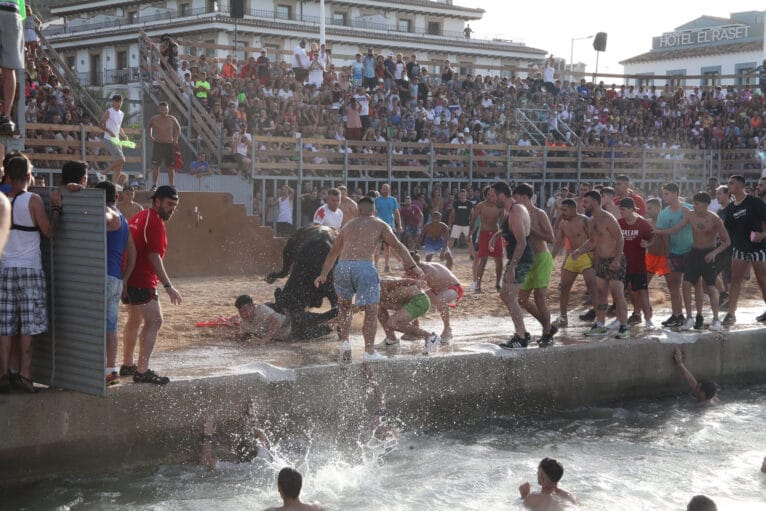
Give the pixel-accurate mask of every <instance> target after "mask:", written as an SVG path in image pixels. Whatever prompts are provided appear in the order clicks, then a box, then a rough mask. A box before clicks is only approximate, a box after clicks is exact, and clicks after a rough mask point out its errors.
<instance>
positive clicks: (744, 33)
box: [620, 11, 766, 87]
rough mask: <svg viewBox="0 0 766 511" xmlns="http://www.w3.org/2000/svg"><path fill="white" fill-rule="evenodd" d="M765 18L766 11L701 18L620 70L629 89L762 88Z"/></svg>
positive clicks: (657, 41) (657, 39)
mask: <svg viewBox="0 0 766 511" xmlns="http://www.w3.org/2000/svg"><path fill="white" fill-rule="evenodd" d="M764 18H766V11H747V12H738V13H732V14H731V15H730V17H729V18H718V17H713V16H701V17H699V18H697V19H695V20H693V21H690V22H689V23H686V24H684V25H681V26H680V27H677V28H676V29H674V30H673V31H672V32H665V33H664V34H662V35H660V36H657V37H654V38H653V39H652V49H651V50H650V51H648V52H646V53H642V54H641V55H636V56H635V57H631V58H629V59H626V60H623V61H622V62H620V64H622V65H623V66H625V74H626V75H628V76H629V79H628V82H629V84H630V85H633V84H635V85H664V84H665V83H671V84H674V85H681V86H687V87H691V86H695V85H698V86H704V85H755V86H757V85H758V76H757V73H756V72H755V71H756V69H757V68H758V67H759V66H761V65H762V64H763V61H764V60H765V59H766V38H765V37H764V27H765V25H764ZM634 75H640V77H635V76H634ZM631 76H633V77H632V78H630V77H631ZM651 76H658V79H657V80H654V79H652V78H651ZM660 77H661V78H660ZM655 82H656V83H655Z"/></svg>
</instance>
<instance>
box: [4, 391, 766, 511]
mask: <svg viewBox="0 0 766 511" xmlns="http://www.w3.org/2000/svg"><path fill="white" fill-rule="evenodd" d="M721 398H722V400H723V403H722V404H721V405H720V406H711V407H701V406H698V405H697V404H696V403H695V402H694V401H693V400H692V398H691V397H689V396H678V397H675V398H668V399H662V400H639V401H633V402H630V403H617V404H614V405H612V406H602V407H583V408H579V409H575V410H571V411H566V412H560V413H558V414H556V415H554V416H542V417H540V416H538V417H529V416H526V415H524V414H521V413H519V414H507V415H498V416H494V417H488V418H487V419H486V421H483V422H481V423H480V424H476V426H475V427H474V428H470V429H471V430H470V431H465V430H463V431H441V432H430V433H423V432H418V431H409V430H407V427H406V424H399V426H400V427H401V428H402V432H401V434H400V435H399V436H398V438H396V439H389V440H387V441H385V442H380V441H378V440H377V439H375V438H374V437H371V436H370V435H369V433H367V434H365V433H362V434H361V435H359V436H358V437H354V438H341V439H333V440H332V442H329V441H326V439H312V438H310V435H308V436H306V437H305V438H303V439H300V440H299V441H291V440H296V439H282V440H281V441H279V442H277V445H276V448H275V449H274V451H275V458H276V460H275V462H274V463H266V462H259V461H258V460H256V461H255V462H253V463H245V464H235V463H231V462H221V463H219V466H218V468H217V469H216V470H213V471H210V470H207V469H204V468H201V467H199V466H193V465H188V466H187V465H184V466H158V467H154V468H150V469H142V470H134V471H126V472H120V473H109V462H108V461H107V460H105V462H104V472H105V475H103V476H100V477H92V476H89V477H87V478H82V477H75V476H73V477H65V478H57V479H52V480H47V481H43V482H38V483H34V484H26V485H21V486H16V487H12V488H6V489H5V490H3V491H0V508H2V509H29V510H51V509H55V510H62V511H64V510H98V509H105V510H106V509H108V510H114V511H117V510H158V511H159V510H205V511H209V510H214V509H222V510H229V509H231V510H235V509H236V510H241V509H263V508H265V507H267V506H272V505H277V504H279V498H278V495H277V492H276V482H275V481H276V475H277V473H278V471H279V469H280V468H282V467H283V466H285V465H287V464H290V465H292V466H294V467H296V468H298V469H299V470H300V471H301V472H302V473H303V474H304V490H303V494H302V497H303V498H304V499H305V500H309V501H310V500H318V501H320V502H321V503H322V504H323V505H324V506H325V509H338V510H341V509H342V510H357V509H358V510H376V511H385V510H431V509H433V510H457V509H466V510H468V509H470V510H494V509H512V510H513V509H521V504H520V500H519V493H518V487H519V485H520V484H521V483H523V482H525V481H529V482H530V483H532V487H533V488H536V487H537V485H536V467H537V464H538V463H539V461H540V460H541V459H542V458H544V457H552V458H556V459H558V460H559V461H560V462H562V463H563V465H564V477H563V479H562V481H561V483H560V485H561V487H563V488H565V489H567V490H569V491H571V492H572V493H574V494H575V495H576V496H577V497H578V498H579V500H580V502H581V506H580V508H579V509H588V510H599V511H600V510H636V511H638V510H683V509H686V503H687V502H688V501H689V499H690V498H691V497H692V496H694V495H696V494H705V495H708V496H710V497H711V498H713V499H714V500H715V501H716V503H717V504H718V509H719V510H722V511H723V510H732V511H734V510H737V511H746V510H759V511H763V510H766V474H763V473H761V472H760V467H761V462H762V460H763V458H764V456H766V386H754V387H748V388H743V389H737V388H726V389H724V390H723V391H722V393H721ZM221 443H225V442H219V445H218V446H217V449H218V450H219V451H221V449H225V446H223V445H220V444H221ZM330 445H333V447H330Z"/></svg>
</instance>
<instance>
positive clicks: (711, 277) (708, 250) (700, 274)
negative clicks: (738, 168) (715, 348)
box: [654, 192, 731, 332]
mask: <svg viewBox="0 0 766 511" xmlns="http://www.w3.org/2000/svg"><path fill="white" fill-rule="evenodd" d="M709 205H710V195H708V194H707V192H699V193H697V194H696V195H695V196H694V198H693V199H692V206H693V207H694V209H692V210H691V211H689V210H684V217H683V218H682V219H681V221H680V222H679V223H678V224H676V225H675V226H674V227H673V228H671V229H657V230H655V231H654V232H655V234H675V233H677V232H679V231H680V230H681V229H683V228H684V227H685V226H686V225H687V224H691V226H692V238H693V241H692V249H691V251H690V252H689V255H688V257H687V258H686V264H685V265H684V283H683V297H684V305H685V306H686V321H685V322H684V324H683V326H682V327H681V330H691V329H692V328H694V329H696V330H700V329H702V327H703V317H702V306H703V301H702V296H701V295H700V294H697V296H696V300H695V302H696V305H697V317H696V319H692V286H696V284H697V282H698V281H699V279H700V278H702V279H704V281H705V285H706V286H707V288H708V296H709V297H710V307H711V308H712V309H713V323H711V325H710V330H713V331H715V332H717V331H719V330H721V322H720V321H719V320H718V310H719V306H718V304H719V302H718V288H717V287H716V275H717V271H716V267H715V262H716V257H717V256H718V254H720V253H721V252H723V251H725V250H726V249H727V248H728V246H729V245H731V239H730V238H729V233H728V232H727V231H726V228H725V227H724V225H723V221H722V220H721V219H720V217H719V216H718V215H716V214H715V213H713V212H711V211H708V206H709ZM717 239H720V240H721V243H720V244H719V245H718V246H716V240H717Z"/></svg>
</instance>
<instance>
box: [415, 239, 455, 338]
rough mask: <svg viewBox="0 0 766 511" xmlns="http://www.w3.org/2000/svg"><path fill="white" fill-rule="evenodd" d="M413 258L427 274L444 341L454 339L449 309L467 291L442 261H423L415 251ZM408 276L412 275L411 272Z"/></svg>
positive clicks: (430, 295)
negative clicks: (439, 317) (441, 324)
mask: <svg viewBox="0 0 766 511" xmlns="http://www.w3.org/2000/svg"><path fill="white" fill-rule="evenodd" d="M410 255H411V256H412V259H413V260H414V261H415V262H416V263H417V264H418V267H419V268H420V269H421V270H423V273H424V274H425V275H426V284H427V285H428V287H429V289H428V291H427V292H426V293H427V294H428V298H429V299H430V300H431V303H433V304H434V305H435V306H436V310H437V311H439V314H440V315H441V318H442V323H444V329H443V330H442V333H441V335H440V337H441V340H442V342H449V341H450V340H452V328H450V323H449V309H450V307H454V306H456V305H457V304H458V302H460V300H461V299H462V298H463V294H464V293H465V291H464V290H463V286H461V285H460V281H459V280H458V278H457V277H456V276H455V274H454V273H452V272H451V271H450V270H449V269H448V268H447V267H445V266H444V265H443V264H440V263H430V262H425V263H424V262H421V261H420V256H419V255H418V254H417V253H415V252H410ZM406 276H407V277H412V275H411V274H410V273H407V274H406Z"/></svg>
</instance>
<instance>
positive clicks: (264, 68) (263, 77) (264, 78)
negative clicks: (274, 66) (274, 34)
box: [255, 49, 271, 85]
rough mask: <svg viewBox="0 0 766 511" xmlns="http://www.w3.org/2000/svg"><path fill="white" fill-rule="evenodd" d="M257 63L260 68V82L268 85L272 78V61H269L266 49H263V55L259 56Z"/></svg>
mask: <svg viewBox="0 0 766 511" xmlns="http://www.w3.org/2000/svg"><path fill="white" fill-rule="evenodd" d="M255 63H256V67H257V69H258V82H260V84H261V85H266V83H267V82H268V81H269V80H270V79H271V62H270V61H269V57H268V53H267V51H266V49H263V50H261V56H260V57H258V59H257V60H256V61H255Z"/></svg>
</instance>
